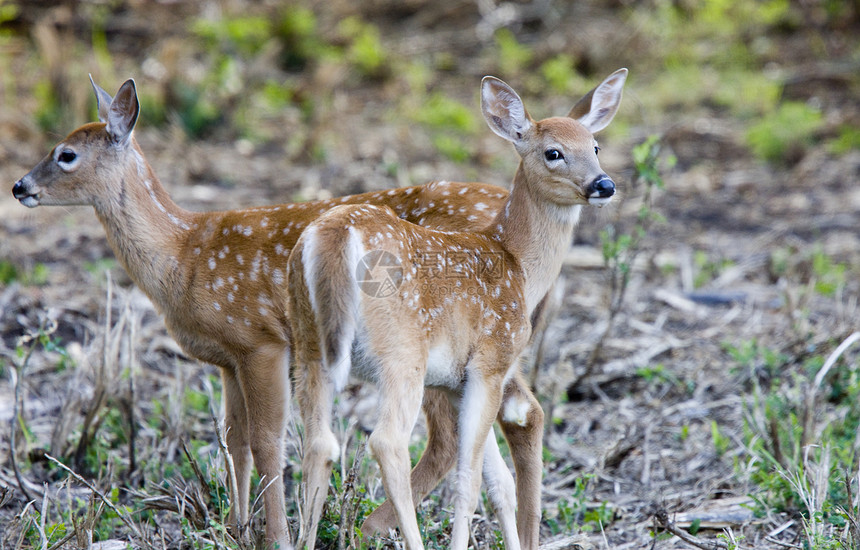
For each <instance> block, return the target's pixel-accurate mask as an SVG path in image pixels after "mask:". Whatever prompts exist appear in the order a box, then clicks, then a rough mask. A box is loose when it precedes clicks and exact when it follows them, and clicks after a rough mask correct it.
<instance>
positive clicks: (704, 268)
mask: <svg viewBox="0 0 860 550" xmlns="http://www.w3.org/2000/svg"><path fill="white" fill-rule="evenodd" d="M733 264H734V262H732V261H731V260H729V259H721V260H711V259H710V258H709V257H708V254H707V253H706V252H705V251H704V250H696V251H695V252H694V253H693V266H694V267H695V268H696V275H695V277H694V278H693V286H694V287H696V288H700V287H703V286H705V285H706V284H708V283H709V282H711V281H712V280H713V279H715V278H716V277H717V276H719V274H720V273H722V272H723V271H724V270H725V269H726V268H728V267H731V266H732V265H733Z"/></svg>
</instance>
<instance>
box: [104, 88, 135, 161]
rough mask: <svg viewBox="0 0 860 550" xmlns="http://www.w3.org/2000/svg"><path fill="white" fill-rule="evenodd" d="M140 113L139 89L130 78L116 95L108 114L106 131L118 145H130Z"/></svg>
mask: <svg viewBox="0 0 860 550" xmlns="http://www.w3.org/2000/svg"><path fill="white" fill-rule="evenodd" d="M139 113H140V102H138V100H137V89H136V88H135V86H134V80H132V79H130V78H129V79H128V80H126V81H125V83H124V84H123V85H122V86H121V87H120V89H119V91H118V92H117V93H116V97H114V98H113V101H111V103H110V108H109V109H108V113H107V128H106V129H107V132H108V134H110V136H111V137H112V138H113V140H114V141H115V142H116V143H117V144H119V145H125V144H126V143H128V141H129V139H130V138H131V132H132V130H134V125H135V124H136V123H137V115H138V114H139Z"/></svg>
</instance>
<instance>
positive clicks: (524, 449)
mask: <svg viewBox="0 0 860 550" xmlns="http://www.w3.org/2000/svg"><path fill="white" fill-rule="evenodd" d="M543 422H544V414H543V409H541V407H540V403H538V400H537V399H536V398H535V396H534V395H533V394H532V392H531V390H529V388H528V385H527V384H526V382H525V381H524V380H523V378H522V376H520V375H519V374H517V375H515V376H514V377H513V378H512V379H511V380H510V381H509V382H508V384H507V385H506V386H505V395H504V405H503V407H502V409H501V410H500V411H499V424H500V425H501V428H502V432H503V433H504V434H505V439H507V441H508V447H510V449H511V457H512V458H513V462H514V469H515V470H516V474H517V481H516V485H517V504H518V507H517V529H518V531H519V535H520V545H521V547H522V548H523V549H524V550H536V549H537V548H538V542H539V535H540V516H541V508H540V494H541V474H542V471H543Z"/></svg>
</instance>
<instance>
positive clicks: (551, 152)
mask: <svg viewBox="0 0 860 550" xmlns="http://www.w3.org/2000/svg"><path fill="white" fill-rule="evenodd" d="M543 156H544V157H546V160H561V159H563V158H564V155H562V154H561V151H559V150H558V149H547V150H546V152H545V153H544V154H543Z"/></svg>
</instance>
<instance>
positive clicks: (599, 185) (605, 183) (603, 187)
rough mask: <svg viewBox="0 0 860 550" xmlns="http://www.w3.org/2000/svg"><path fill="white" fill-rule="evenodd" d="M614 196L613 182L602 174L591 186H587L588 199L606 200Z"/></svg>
mask: <svg viewBox="0 0 860 550" xmlns="http://www.w3.org/2000/svg"><path fill="white" fill-rule="evenodd" d="M614 194H615V182H614V181H612V180H611V179H609V176H607V175H606V174H603V175H602V176H597V178H595V180H594V181H593V182H591V185H589V186H588V196H589V197H600V198H607V197H611V196H612V195H614Z"/></svg>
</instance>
